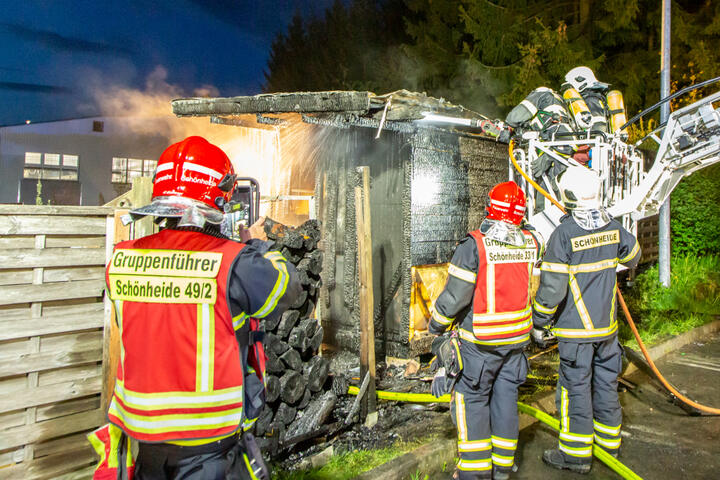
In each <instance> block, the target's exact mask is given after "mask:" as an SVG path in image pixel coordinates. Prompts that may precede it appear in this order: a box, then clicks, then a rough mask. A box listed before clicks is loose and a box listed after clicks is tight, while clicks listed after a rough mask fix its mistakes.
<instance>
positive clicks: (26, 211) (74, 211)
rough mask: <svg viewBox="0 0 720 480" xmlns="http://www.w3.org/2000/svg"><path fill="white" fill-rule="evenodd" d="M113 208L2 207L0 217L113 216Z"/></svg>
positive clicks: (77, 206)
mask: <svg viewBox="0 0 720 480" xmlns="http://www.w3.org/2000/svg"><path fill="white" fill-rule="evenodd" d="M113 211H114V208H113V207H97V206H79V205H0V215H33V216H37V215H80V216H106V215H112V214H113Z"/></svg>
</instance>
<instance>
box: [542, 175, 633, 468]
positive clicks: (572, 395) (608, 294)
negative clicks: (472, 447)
mask: <svg viewBox="0 0 720 480" xmlns="http://www.w3.org/2000/svg"><path fill="white" fill-rule="evenodd" d="M558 183H559V187H560V193H561V197H562V200H563V203H564V204H565V207H566V209H567V210H568V212H569V213H568V214H566V215H565V216H564V217H563V218H562V219H561V223H560V225H559V226H558V227H557V228H556V229H555V231H554V232H553V233H552V235H551V236H550V239H549V240H548V244H547V250H546V252H545V256H544V257H543V262H542V264H541V266H540V270H541V276H540V286H539V288H538V291H537V294H536V296H535V300H534V302H533V325H534V327H533V331H532V337H533V339H534V340H535V341H536V342H537V343H538V344H539V345H540V346H544V345H545V344H546V341H547V337H548V336H550V335H554V336H555V337H556V338H557V340H558V350H559V353H560V367H559V377H558V386H557V397H556V403H557V409H558V411H559V412H560V438H559V445H558V448H557V449H552V450H546V451H545V453H544V454H543V461H545V463H547V464H549V465H551V466H552V467H555V468H558V469H568V470H572V471H574V472H579V473H587V472H589V471H590V468H591V463H592V448H593V444H597V445H598V446H600V447H602V448H603V449H605V450H606V451H608V452H609V453H610V454H612V455H614V456H617V454H618V451H619V448H620V426H621V422H622V411H621V409H620V403H619V401H618V394H617V378H618V375H619V374H620V370H621V367H622V347H621V346H620V343H619V342H618V338H617V319H616V310H617V309H616V303H615V302H616V296H617V278H616V267H617V266H618V264H622V265H625V266H627V267H628V268H634V267H635V266H636V265H637V264H638V262H639V260H640V245H639V244H638V241H637V239H636V238H635V237H634V236H633V235H632V234H631V233H630V232H628V231H627V230H626V229H625V228H623V226H622V225H621V224H620V223H619V222H618V221H617V220H614V219H613V218H611V217H610V215H609V214H608V213H607V212H606V211H605V209H604V208H603V207H602V204H601V196H600V188H601V181H600V178H599V177H598V175H597V174H596V173H595V172H594V171H592V170H590V169H588V168H586V167H581V166H570V167H568V169H567V170H566V171H565V172H564V173H563V174H562V175H561V176H560V178H559V182H558ZM548 329H550V330H549V331H548ZM549 332H551V334H550V333H549Z"/></svg>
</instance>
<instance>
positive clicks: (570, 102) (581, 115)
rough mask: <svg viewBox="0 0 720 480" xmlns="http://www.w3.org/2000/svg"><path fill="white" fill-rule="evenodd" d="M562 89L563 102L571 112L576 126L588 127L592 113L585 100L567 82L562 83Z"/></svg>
mask: <svg viewBox="0 0 720 480" xmlns="http://www.w3.org/2000/svg"><path fill="white" fill-rule="evenodd" d="M562 89H563V94H562V96H563V100H565V104H566V105H567V106H568V109H569V110H570V113H572V115H573V118H574V119H575V123H576V124H577V126H578V127H580V128H582V129H586V128H588V127H590V123H591V122H592V114H591V113H590V108H589V107H588V106H587V103H585V100H583V98H582V96H581V95H580V92H578V91H577V90H576V89H575V88H573V87H572V85H570V84H569V83H565V84H563V87H562Z"/></svg>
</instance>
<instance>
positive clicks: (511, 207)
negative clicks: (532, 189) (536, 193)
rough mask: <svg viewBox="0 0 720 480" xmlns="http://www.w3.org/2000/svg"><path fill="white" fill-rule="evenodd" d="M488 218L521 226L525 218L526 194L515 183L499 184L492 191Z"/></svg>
mask: <svg viewBox="0 0 720 480" xmlns="http://www.w3.org/2000/svg"><path fill="white" fill-rule="evenodd" d="M489 196H490V202H489V204H488V207H487V212H488V215H487V218H490V219H492V220H502V221H503V222H508V223H512V224H513V225H520V222H522V219H523V216H525V192H523V191H522V189H521V188H520V187H519V186H518V184H517V183H515V182H504V183H498V184H497V185H495V186H494V187H493V188H492V189H490V194H489Z"/></svg>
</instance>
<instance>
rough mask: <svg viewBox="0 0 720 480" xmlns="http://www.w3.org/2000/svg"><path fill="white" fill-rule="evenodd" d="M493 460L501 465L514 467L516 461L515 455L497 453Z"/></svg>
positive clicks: (494, 454) (493, 455)
mask: <svg viewBox="0 0 720 480" xmlns="http://www.w3.org/2000/svg"><path fill="white" fill-rule="evenodd" d="M492 461H493V463H494V464H495V465H500V466H501V467H512V466H513V463H514V461H515V457H510V456H505V455H498V454H496V453H493V454H492Z"/></svg>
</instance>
